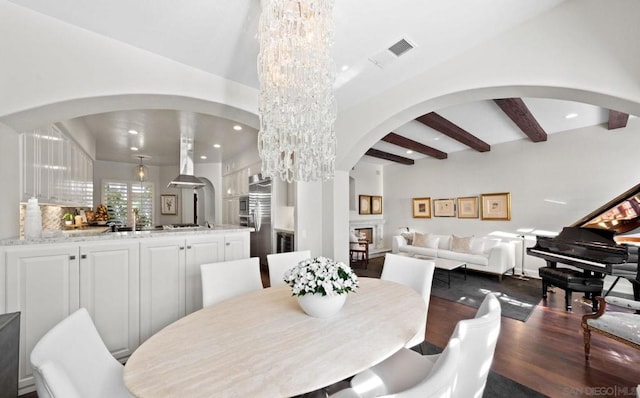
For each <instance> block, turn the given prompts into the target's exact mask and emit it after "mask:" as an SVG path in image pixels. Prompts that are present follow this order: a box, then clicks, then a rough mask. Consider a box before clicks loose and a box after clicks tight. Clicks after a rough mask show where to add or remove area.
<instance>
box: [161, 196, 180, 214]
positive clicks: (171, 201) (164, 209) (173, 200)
mask: <svg viewBox="0 0 640 398" xmlns="http://www.w3.org/2000/svg"><path fill="white" fill-rule="evenodd" d="M160 213H161V214H165V215H176V214H178V195H160Z"/></svg>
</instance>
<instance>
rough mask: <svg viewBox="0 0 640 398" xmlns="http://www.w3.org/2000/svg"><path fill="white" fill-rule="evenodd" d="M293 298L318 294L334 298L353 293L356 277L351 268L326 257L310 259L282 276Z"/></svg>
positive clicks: (356, 284)
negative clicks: (289, 287)
mask: <svg viewBox="0 0 640 398" xmlns="http://www.w3.org/2000/svg"><path fill="white" fill-rule="evenodd" d="M283 279H284V281H285V283H286V284H287V285H289V286H291V290H292V291H293V295H294V296H304V295H305V294H313V293H318V294H321V295H323V296H327V295H328V296H334V295H338V294H346V293H348V292H352V291H355V289H356V288H357V287H358V276H357V275H356V274H355V273H354V272H353V270H352V269H351V267H349V266H348V265H346V264H344V263H342V262H335V261H333V260H331V259H329V258H326V257H316V258H310V259H308V260H303V261H300V262H299V263H298V265H296V266H295V267H293V268H291V269H290V270H288V271H287V272H285V274H284V278H283Z"/></svg>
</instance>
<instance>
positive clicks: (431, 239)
mask: <svg viewBox="0 0 640 398" xmlns="http://www.w3.org/2000/svg"><path fill="white" fill-rule="evenodd" d="M409 240H414V241H412V242H411V243H412V244H409ZM414 243H415V244H414ZM392 253H396V254H397V253H408V254H414V255H415V254H418V255H421V256H426V257H433V258H443V259H448V260H458V261H464V262H465V263H466V264H467V269H470V270H474V271H481V272H487V273H490V274H496V275H498V279H499V280H500V281H502V275H503V274H504V273H505V272H507V271H509V270H511V269H513V268H514V267H515V258H516V254H515V253H516V245H515V242H503V241H501V240H500V239H497V238H493V237H489V236H486V237H459V236H456V235H437V234H420V233H418V232H414V233H411V234H402V235H398V236H394V237H393V242H392Z"/></svg>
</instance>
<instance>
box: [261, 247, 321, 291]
mask: <svg viewBox="0 0 640 398" xmlns="http://www.w3.org/2000/svg"><path fill="white" fill-rule="evenodd" d="M309 258H311V251H310V250H298V251H295V252H287V253H273V254H267V265H268V266H269V285H270V286H271V287H273V286H280V285H284V284H285V283H284V280H283V279H282V277H283V276H284V273H285V272H287V271H288V270H290V269H291V268H293V267H295V266H296V265H298V263H299V262H300V261H302V260H307V259H309Z"/></svg>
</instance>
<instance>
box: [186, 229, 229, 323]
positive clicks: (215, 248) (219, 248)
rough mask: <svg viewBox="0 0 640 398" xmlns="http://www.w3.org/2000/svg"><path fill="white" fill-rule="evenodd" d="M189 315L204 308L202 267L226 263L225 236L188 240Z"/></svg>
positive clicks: (195, 237) (208, 236) (199, 237)
mask: <svg viewBox="0 0 640 398" xmlns="http://www.w3.org/2000/svg"><path fill="white" fill-rule="evenodd" d="M186 243H187V259H186V263H187V287H186V293H187V314H190V313H192V312H194V311H197V310H199V309H200V308H202V279H201V278H200V265H201V264H208V263H216V262H218V261H224V252H225V250H224V248H225V246H224V236H223V235H204V236H193V237H189V238H187V241H186Z"/></svg>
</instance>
